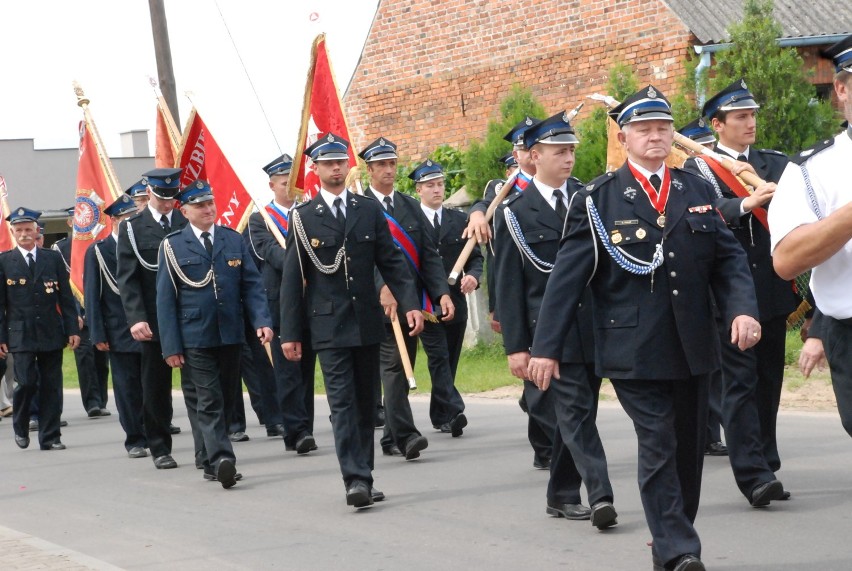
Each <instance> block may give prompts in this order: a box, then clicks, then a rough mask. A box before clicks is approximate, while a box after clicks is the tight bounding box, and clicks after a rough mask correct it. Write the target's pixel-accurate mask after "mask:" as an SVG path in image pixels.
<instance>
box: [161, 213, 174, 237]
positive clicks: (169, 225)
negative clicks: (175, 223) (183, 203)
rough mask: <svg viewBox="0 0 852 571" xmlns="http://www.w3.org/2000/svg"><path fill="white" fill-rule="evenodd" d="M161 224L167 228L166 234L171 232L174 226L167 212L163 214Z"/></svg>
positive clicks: (164, 228)
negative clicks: (170, 222)
mask: <svg viewBox="0 0 852 571" xmlns="http://www.w3.org/2000/svg"><path fill="white" fill-rule="evenodd" d="M160 226H162V227H163V230H165V232H166V234H168V233H169V232H171V229H172V226H171V224H169V217H168V216H166V215H165V214H163V217H162V218H160Z"/></svg>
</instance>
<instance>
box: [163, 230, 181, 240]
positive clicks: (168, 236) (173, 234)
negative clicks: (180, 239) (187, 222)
mask: <svg viewBox="0 0 852 571" xmlns="http://www.w3.org/2000/svg"><path fill="white" fill-rule="evenodd" d="M181 232H183V230H175V231H173V232H169V233H168V234H166V238H171V237H172V236H177V235H178V234H180V233H181Z"/></svg>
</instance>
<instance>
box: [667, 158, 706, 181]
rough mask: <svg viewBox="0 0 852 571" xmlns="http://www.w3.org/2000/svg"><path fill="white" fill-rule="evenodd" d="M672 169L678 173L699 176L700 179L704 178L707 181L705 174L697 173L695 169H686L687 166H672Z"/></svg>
mask: <svg viewBox="0 0 852 571" xmlns="http://www.w3.org/2000/svg"><path fill="white" fill-rule="evenodd" d="M690 158H694V157H690ZM671 170H673V171H677V174H685V175H689V176H694V177H695V178H699V179H701V180H704V181H705V182H706V179H705V178H704V177H703V176H701V175H700V174H698V173H696V172H695V171H692V170H689V169H685V168H681V167H671Z"/></svg>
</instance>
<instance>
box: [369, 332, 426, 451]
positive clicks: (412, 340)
mask: <svg viewBox="0 0 852 571" xmlns="http://www.w3.org/2000/svg"><path fill="white" fill-rule="evenodd" d="M403 317H404V316H403ZM400 325H401V326H402V332H403V336H404V337H405V348H406V350H407V351H408V357H409V359H411V366H412V367H413V366H414V361H415V359H416V358H417V337H410V336H409V335H408V331H409V329H408V324H407V323H406V321H404V319H400ZM380 355H381V357H380V362H381V369H380V371H381V372H380V374H381V378H382V389H384V393H385V401H384V402H385V429H384V434H382V440H381V443H382V448H387V447H389V446H392V445H393V444H396V445H397V446H398V447H399V449H400V450H402V451H403V452H405V444H406V443H407V442H408V440H409V439H411V438H413V437H415V436H420V431H418V430H417V427H416V426H414V415H413V414H412V413H411V404H410V403H409V402H408V379H407V378H406V377H405V370H404V369H403V368H402V358H401V357H400V356H399V348H398V347H397V344H396V338H395V337H394V335H393V328H392V327H391V324H390V323H386V324H385V340H384V341H382V343H381V349H380ZM373 415H374V417H375V410H374V411H373Z"/></svg>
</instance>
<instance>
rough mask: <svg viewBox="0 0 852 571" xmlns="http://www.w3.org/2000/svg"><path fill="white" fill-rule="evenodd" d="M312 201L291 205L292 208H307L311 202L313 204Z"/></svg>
mask: <svg viewBox="0 0 852 571" xmlns="http://www.w3.org/2000/svg"><path fill="white" fill-rule="evenodd" d="M313 201H314V199H313V198H312V199H310V200H306V201H304V202H300V203H298V204H294V205H293V208H304V207H305V206H307V205H308V204H310V203H311V202H313Z"/></svg>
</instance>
